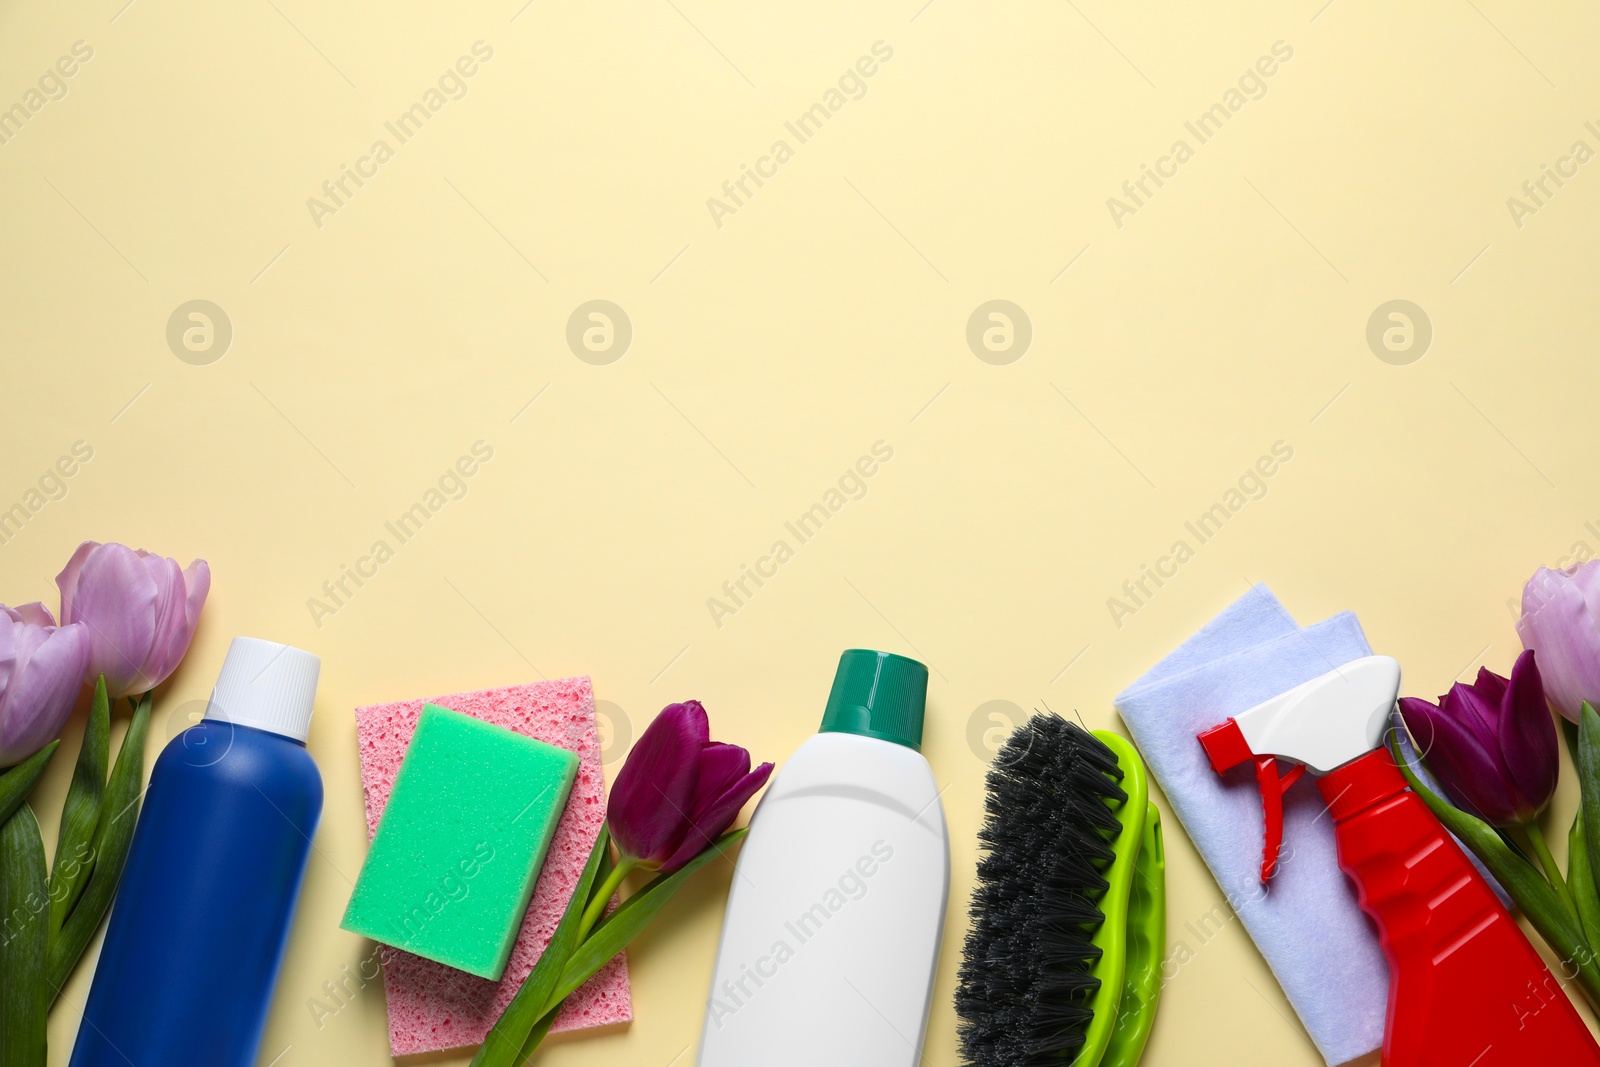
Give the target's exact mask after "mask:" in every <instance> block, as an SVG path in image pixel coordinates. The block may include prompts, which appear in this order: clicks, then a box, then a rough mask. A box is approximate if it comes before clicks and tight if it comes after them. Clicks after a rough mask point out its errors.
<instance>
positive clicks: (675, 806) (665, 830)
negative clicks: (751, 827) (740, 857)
mask: <svg viewBox="0 0 1600 1067" xmlns="http://www.w3.org/2000/svg"><path fill="white" fill-rule="evenodd" d="M771 774H772V764H770V763H763V764H762V765H761V766H759V767H757V768H756V769H755V770H751V769H750V753H749V752H747V751H745V750H744V749H742V748H740V747H739V746H738V745H725V744H722V743H721V742H718V741H713V740H711V724H710V722H709V721H708V720H707V719H706V709H705V708H703V707H701V706H700V702H699V701H698V700H691V701H688V702H687V703H684V704H669V705H667V707H665V708H664V709H662V711H661V714H660V715H657V716H656V717H655V720H654V721H653V722H651V723H650V725H649V726H648V727H647V728H646V729H645V731H644V733H643V734H641V735H640V736H639V740H638V743H637V744H635V745H634V746H633V751H631V752H629V753H628V758H627V761H626V762H624V763H623V765H622V770H621V771H619V772H617V781H616V784H615V785H613V786H612V787H611V804H610V815H609V816H608V819H607V821H608V822H609V824H610V826H611V836H612V838H613V839H614V840H615V841H616V843H617V850H618V851H619V852H620V853H621V855H622V860H621V865H626V866H630V867H649V868H659V869H660V870H661V871H662V872H663V873H666V874H671V873H672V872H673V871H676V870H677V869H678V868H680V867H682V866H683V865H684V864H685V863H688V862H689V861H690V860H691V859H693V858H694V857H695V856H697V855H699V854H700V853H701V852H702V851H704V850H705V848H706V847H707V846H708V845H710V844H711V842H713V841H715V840H716V839H717V837H719V836H720V835H721V834H722V832H723V831H724V830H726V829H727V828H728V827H729V826H730V825H732V823H733V820H734V818H735V817H736V816H737V815H738V814H739V809H740V808H742V807H744V805H745V801H747V800H749V799H750V798H751V797H752V796H754V795H755V793H756V790H758V789H760V788H761V787H762V786H763V785H765V784H766V782H767V778H768V777H769V776H771Z"/></svg>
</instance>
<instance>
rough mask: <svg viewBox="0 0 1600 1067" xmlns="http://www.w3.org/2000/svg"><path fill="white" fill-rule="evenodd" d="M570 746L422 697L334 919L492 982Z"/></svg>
mask: <svg viewBox="0 0 1600 1067" xmlns="http://www.w3.org/2000/svg"><path fill="white" fill-rule="evenodd" d="M577 772H578V757H577V755H576V754H575V753H572V752H569V751H567V750H566V749H564V748H557V747H556V746H554V745H547V744H545V743H544V742H543V741H536V740H534V739H533V738H531V737H524V736H522V735H521V734H518V733H513V732H512V731H510V730H507V729H506V728H505V727H503V726H495V725H493V724H492V723H487V722H483V721H481V720H479V719H475V718H473V717H472V716H470V715H463V714H461V713H460V712H456V711H451V710H450V709H449V708H441V707H439V706H438V705H436V704H424V705H423V707H422V715H421V717H420V718H419V719H418V721H417V730H416V733H415V734H413V735H412V738H411V745H410V747H409V748H407V749H406V756H405V760H404V761H403V762H402V763H401V764H400V773H399V774H398V775H397V776H396V777H395V782H394V789H393V791H392V792H391V793H390V794H389V803H388V805H387V806H386V807H385V808H384V810H383V818H382V819H381V820H380V821H379V823H378V832H377V834H376V835H374V836H373V839H372V849H371V851H369V852H368V853H367V861H366V863H365V864H363V865H362V867H361V875H360V877H358V878H357V879H356V888H355V892H353V893H352V894H351V895H350V904H349V906H348V907H347V908H346V909H345V913H344V920H343V921H342V922H340V924H339V925H340V926H341V927H343V928H344V929H346V930H349V931H351V932H352V933H357V934H362V935H364V936H366V937H370V938H372V939H373V940H375V941H381V942H383V943H384V944H386V945H393V946H394V947H395V948H400V949H404V950H405V951H407V952H414V953H416V954H417V955H418V956H425V957H427V958H428V959H430V960H437V961H438V962H440V963H443V964H445V965H446V966H449V967H455V968H458V969H460V970H463V971H466V972H468V973H469V974H475V975H477V976H478V977H480V978H488V979H491V980H498V979H499V978H500V975H501V972H503V971H504V970H505V967H506V960H507V959H508V958H509V957H510V955H511V946H512V944H513V943H514V942H515V941H516V937H517V929H518V928H519V927H520V926H521V925H522V913H523V912H524V911H526V910H527V907H528V898H529V897H530V896H531V895H532V894H533V885H534V882H535V881H537V880H538V877H539V868H540V867H542V866H543V865H544V857H545V852H546V851H547V850H548V849H549V847H550V838H551V836H552V835H553V834H554V833H555V828H556V822H557V820H559V819H560V818H561V812H562V809H563V808H565V807H566V803H567V794H568V793H569V792H571V790H572V780H573V777H574V776H575V775H576V774H577Z"/></svg>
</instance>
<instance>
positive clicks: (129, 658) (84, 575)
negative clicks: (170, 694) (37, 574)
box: [56, 541, 211, 699]
mask: <svg viewBox="0 0 1600 1067" xmlns="http://www.w3.org/2000/svg"><path fill="white" fill-rule="evenodd" d="M56 585H57V586H59V587H60V589H61V619H62V622H63V623H77V622H81V623H83V624H84V625H85V626H86V627H87V628H88V631H89V632H88V640H89V670H90V673H91V675H95V674H103V675H105V676H106V691H107V693H108V694H109V695H110V696H111V697H112V698H113V699H115V698H116V697H124V696H137V695H139V694H142V693H147V692H149V691H150V690H152V689H154V688H155V687H156V686H158V685H160V684H161V683H162V682H164V681H166V680H167V677H168V676H169V675H171V674H172V672H173V671H174V670H176V669H177V667H178V663H179V661H181V660H182V659H183V654H184V653H185V652H187V651H188V650H189V642H190V640H191V639H192V638H193V637H194V630H195V624H196V623H197V622H199V619H200V609H201V607H202V606H203V605H204V604H205V602H206V593H207V592H209V591H210V589H211V568H210V567H209V566H208V565H207V564H206V561H205V560H203V559H197V560H195V561H194V562H193V563H191V564H189V568H188V570H183V569H180V568H179V566H178V561H177V560H174V559H168V558H167V557H165V556H155V555H151V554H150V553H149V552H146V551H145V550H144V549H142V548H141V549H139V550H137V551H135V550H134V549H131V548H128V547H126V546H125V545H118V544H105V545H102V544H99V543H98V542H95V541H85V542H84V543H83V544H81V545H79V546H78V550H77V551H76V552H74V553H73V554H72V559H70V560H68V561H67V566H66V568H65V569H64V570H62V572H61V573H60V574H59V575H57V576H56Z"/></svg>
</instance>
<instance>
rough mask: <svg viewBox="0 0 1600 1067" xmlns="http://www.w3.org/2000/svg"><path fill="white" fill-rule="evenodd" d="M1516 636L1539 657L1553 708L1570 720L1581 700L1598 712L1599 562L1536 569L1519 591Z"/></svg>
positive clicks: (1599, 648) (1540, 670) (1599, 658)
mask: <svg viewBox="0 0 1600 1067" xmlns="http://www.w3.org/2000/svg"><path fill="white" fill-rule="evenodd" d="M1517 633H1518V634H1519V635H1520V636H1521V637H1522V646H1523V647H1524V648H1531V649H1533V650H1534V652H1536V653H1537V654H1538V656H1539V673H1540V675H1542V676H1543V678H1544V691H1545V695H1546V696H1548V697H1549V698H1550V704H1551V706H1552V707H1554V708H1555V709H1556V710H1557V711H1559V712H1560V713H1561V714H1562V715H1565V716H1566V717H1567V718H1569V719H1571V720H1572V721H1573V722H1577V721H1578V710H1579V709H1580V708H1581V707H1582V706H1583V702H1584V701H1585V700H1587V701H1588V702H1589V703H1591V704H1593V705H1595V706H1596V707H1597V708H1600V560H1590V561H1589V562H1588V563H1585V564H1582V565H1581V566H1578V567H1569V568H1568V569H1566V570H1561V571H1553V570H1551V569H1550V568H1548V567H1540V568H1539V570H1538V571H1537V572H1535V574H1534V576H1533V577H1532V578H1529V579H1528V584H1527V585H1526V586H1524V587H1523V590H1522V618H1520V619H1518V620H1517Z"/></svg>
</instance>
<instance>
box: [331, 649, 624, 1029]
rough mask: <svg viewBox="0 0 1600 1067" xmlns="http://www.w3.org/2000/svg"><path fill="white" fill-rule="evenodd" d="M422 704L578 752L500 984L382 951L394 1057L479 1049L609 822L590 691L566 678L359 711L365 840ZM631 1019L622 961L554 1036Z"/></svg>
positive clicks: (601, 976)
mask: <svg viewBox="0 0 1600 1067" xmlns="http://www.w3.org/2000/svg"><path fill="white" fill-rule="evenodd" d="M424 703H429V704H438V705H441V706H442V707H446V708H450V709H451V710H453V711H459V712H462V713H464V714H467V715H471V716H473V717H474V718H478V719H482V720H483V721H485V722H492V723H494V724H496V725H497V726H504V727H506V728H507V729H510V730H515V731H516V732H517V733H520V734H526V735H527V736H529V737H536V738H538V739H539V740H540V741H546V742H549V743H550V744H552V745H560V746H561V747H563V748H567V749H571V750H572V751H573V752H576V753H577V754H578V761H579V762H578V776H577V779H576V780H575V781H574V782H573V785H572V794H571V796H570V797H569V798H568V799H567V807H566V810H565V811H564V812H563V813H562V815H561V821H560V822H559V823H557V824H556V832H555V838H554V839H553V840H552V841H551V843H550V851H549V853H548V854H547V858H546V859H545V864H544V870H543V872H542V873H541V874H540V875H539V881H538V884H537V885H536V886H535V887H534V890H533V900H532V902H531V903H530V904H529V905H528V911H527V914H526V915H525V916H524V917H523V920H522V929H521V930H520V931H519V932H518V934H517V942H516V945H515V946H514V947H513V948H512V950H511V961H510V962H509V963H508V964H507V965H506V970H505V974H504V976H502V977H501V979H500V981H498V982H490V981H486V980H484V979H482V978H475V977H473V976H472V975H470V974H467V973H466V972H465V971H458V970H455V969H453V968H450V967H446V966H444V965H443V964H441V963H435V962H433V961H432V960H425V959H423V958H422V957H420V956H413V955H412V954H411V953H409V952H400V951H398V950H394V949H385V950H384V951H383V955H382V959H383V985H384V990H385V992H386V994H387V996H388V1003H389V1049H390V1051H391V1052H392V1053H393V1054H394V1055H396V1056H407V1055H412V1054H414V1053H419V1052H437V1051H440V1050H443V1049H453V1048H461V1047H463V1046H467V1045H478V1044H481V1043H482V1042H483V1039H484V1036H485V1035H486V1034H487V1033H488V1032H489V1027H490V1026H492V1025H493V1024H494V1021H495V1020H496V1019H497V1018H499V1017H500V1013H501V1012H502V1011H504V1010H505V1007H506V1005H507V1004H509V1003H511V998H512V996H513V995H515V993H516V991H517V987H518V986H520V985H521V984H522V980H523V979H524V978H526V977H527V976H528V972H529V971H531V970H533V965H534V963H535V962H537V961H538V959H539V954H540V953H541V952H543V951H544V947H545V945H546V944H548V943H549V941H550V935H551V934H553V933H554V932H555V928H556V923H557V922H558V921H560V919H561V913H562V911H563V910H565V908H566V906H567V901H568V899H569V898H570V897H571V896H572V890H573V888H574V887H575V886H576V885H577V884H578V876H579V875H580V874H581V873H582V871H583V865H584V862H585V861H586V860H587V859H588V858H589V851H590V849H592V848H593V847H594V841H595V837H596V836H597V835H598V834H599V833H600V826H601V824H602V823H604V822H605V818H606V803H605V782H604V780H603V779H602V777H601V774H600V742H599V737H598V735H597V733H596V731H595V721H594V691H593V690H592V689H591V688H590V685H589V679H587V678H561V679H557V680H556V681H553V682H535V683H534V684H532V685H513V686H506V687H505V688H503V689H484V690H480V691H479V692H476V693H458V694H456V695H455V696H446V697H431V698H429V699H428V700H426V701H422V700H408V701H402V702H400V703H396V704H369V705H367V706H365V707H360V708H357V709H356V736H357V738H358V740H359V742H360V746H361V784H362V787H363V789H365V791H366V798H367V836H368V837H369V838H370V837H371V836H372V835H373V834H374V833H376V832H377V829H378V820H379V819H380V818H382V817H383V809H384V806H385V805H386V804H387V803H388V802H389V790H390V789H391V788H393V786H394V779H395V775H396V774H397V773H398V772H399V770H400V761H401V759H402V758H404V756H405V754H406V746H407V745H408V744H410V742H411V734H412V732H413V731H415V730H416V728H417V717H418V716H419V715H420V714H421V713H422V705H423V704H424ZM632 1018H633V998H632V995H631V994H630V993H629V989H628V962H627V959H626V958H625V957H623V956H621V955H619V956H618V957H617V958H616V959H614V960H612V961H611V962H610V963H609V964H607V965H606V966H605V967H604V968H603V969H601V971H600V972H599V973H598V974H596V975H595V976H594V977H593V978H591V979H589V981H588V982H586V983H585V984H584V985H583V986H581V987H579V989H578V991H577V992H576V993H574V994H573V995H572V996H570V997H568V998H567V1002H566V1004H565V1005H563V1006H562V1009H561V1014H560V1015H558V1016H556V1021H555V1025H554V1026H552V1027H551V1031H552V1032H559V1031H562V1030H578V1029H582V1028H585V1027H591V1026H605V1025H609V1024H612V1023H625V1022H628V1021H629V1020H631V1019H632Z"/></svg>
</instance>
